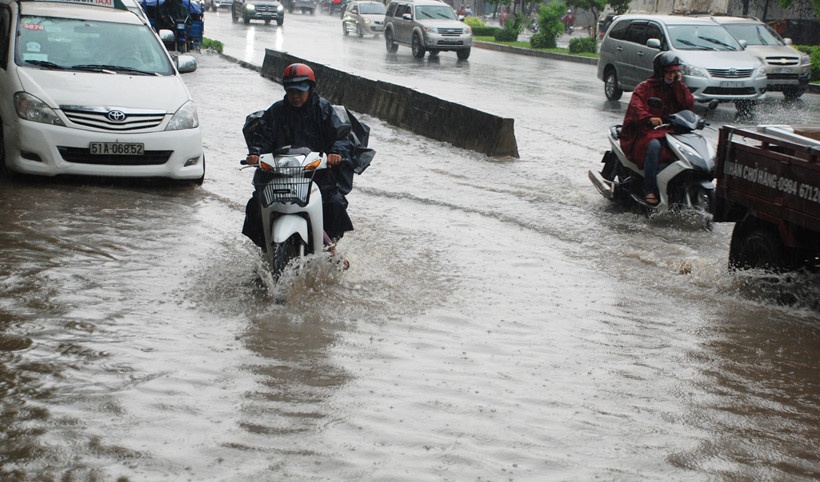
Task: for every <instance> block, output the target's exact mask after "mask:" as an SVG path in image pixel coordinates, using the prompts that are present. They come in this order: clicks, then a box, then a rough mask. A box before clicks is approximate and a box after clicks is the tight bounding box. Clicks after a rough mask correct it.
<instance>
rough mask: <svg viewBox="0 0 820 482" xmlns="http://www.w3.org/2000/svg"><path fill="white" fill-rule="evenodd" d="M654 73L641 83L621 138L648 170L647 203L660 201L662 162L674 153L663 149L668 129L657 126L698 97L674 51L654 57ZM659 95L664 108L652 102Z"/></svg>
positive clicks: (627, 151) (628, 151) (633, 157)
mask: <svg viewBox="0 0 820 482" xmlns="http://www.w3.org/2000/svg"><path fill="white" fill-rule="evenodd" d="M652 67H653V71H654V73H653V76H652V77H650V78H648V79H646V80H645V81H643V82H641V83H640V84H638V86H637V87H635V90H634V91H633V92H632V99H631V100H630V101H629V107H628V108H627V109H626V115H625V116H624V122H623V127H622V128H621V134H620V141H621V148H622V149H623V151H624V154H626V155H627V157H629V159H631V160H632V161H633V162H634V163H635V164H637V165H638V167H641V168H643V171H644V196H645V200H646V203H647V204H650V205H656V204H658V197H659V194H658V192H657V191H658V182H657V179H656V177H657V174H658V164H659V163H663V162H666V161H669V160H670V159H671V158H672V153H671V152H670V151H669V150H668V149H663V145H664V143H665V137H666V131H665V130H664V129H655V127H657V126H659V125H661V124H662V123H663V120H662V119H663V117H664V116H665V115H669V114H674V113H675V112H679V111H682V110H692V108H693V107H694V105H695V99H694V97H692V93H691V92H690V91H689V88H688V87H686V84H684V83H683V75H681V72H680V59H678V57H677V56H675V55H674V54H673V53H671V52H661V53H659V54H658V55H656V56H655V58H654V59H653V60H652ZM651 97H657V98H659V99H660V100H661V102H663V107H662V108H655V107H650V106H649V99H650V98H651Z"/></svg>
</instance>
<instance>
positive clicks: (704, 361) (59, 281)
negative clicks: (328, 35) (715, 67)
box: [0, 12, 820, 481]
mask: <svg viewBox="0 0 820 482" xmlns="http://www.w3.org/2000/svg"><path fill="white" fill-rule="evenodd" d="M220 15H222V16H224V15H223V14H222V13H221V12H220ZM297 17H298V16H297V15H294V16H293V18H292V19H291V20H289V22H290V21H293V20H296V18H297ZM214 18H216V17H214ZM294 24H295V23H294ZM337 33H338V32H337ZM339 35H340V33H339ZM345 40H347V39H345ZM365 40H368V39H365ZM375 42H376V44H378V45H379V47H381V48H382V49H383V48H384V47H383V45H382V43H381V41H378V40H377V41H375ZM400 54H402V52H400ZM403 55H405V56H407V57H409V51H408V50H406V49H405V51H404V52H403ZM493 55H498V54H497V53H490V52H481V51H474V53H473V56H472V57H471V61H470V62H471V64H470V66H469V69H470V75H471V76H472V77H475V78H476V79H479V78H483V77H482V75H479V73H480V72H482V71H483V69H485V68H486V69H490V68H491V67H492V66H491V65H490V66H483V64H482V63H481V61H482V58H487V59H492V58H493V57H492V56H493ZM197 61H198V63H199V68H198V69H197V71H196V72H194V73H191V74H186V76H185V77H184V79H185V82H186V84H187V85H188V87H189V88H190V90H191V92H192V94H193V96H194V98H195V99H196V100H197V102H198V109H199V117H200V122H201V124H202V127H203V137H204V142H205V151H206V157H207V172H206V179H205V182H204V184H203V185H202V186H201V187H196V186H173V185H171V186H166V185H161V186H156V185H153V184H149V183H145V184H143V183H113V182H110V183H109V182H90V181H61V182H55V181H48V180H46V181H28V180H24V181H18V182H10V181H6V180H3V181H0V209H2V211H3V215H2V217H0V249H2V257H1V258H0V480H4V481H5V480H22V481H28V480H95V481H96V480H100V481H109V480H112V481H113V480H123V481H125V480H128V481H156V480H192V481H201V480H208V481H211V480H214V481H246V480H254V481H278V480H390V481H395V480H408V481H410V480H412V481H420V480H492V481H501V480H521V481H524V480H526V481H530V480H532V481H536V480H590V479H603V480H630V481H632V480H716V479H717V480H723V479H728V480H815V479H817V478H820V458H819V457H818V455H817V454H818V446H820V422H818V420H820V307H818V305H817V300H818V299H819V298H820V296H818V295H819V294H820V293H818V291H819V290H820V288H819V287H818V283H817V279H816V278H810V277H783V278H780V279H778V280H776V281H779V282H780V284H782V285H788V286H789V287H790V291H792V292H794V293H796V297H797V302H796V303H795V304H792V305H779V304H777V303H774V302H773V299H772V297H770V296H768V295H767V293H765V292H764V291H765V288H764V287H765V286H766V284H765V283H761V282H760V280H759V279H756V278H755V276H756V275H755V274H749V275H745V276H741V275H737V274H732V273H729V272H727V270H726V264H727V257H728V245H729V238H730V235H731V230H732V226H731V225H725V224H716V225H714V226H713V229H711V230H706V229H703V228H702V223H700V222H698V221H687V220H681V219H668V218H660V219H652V220H649V219H647V218H646V217H645V216H643V215H642V214H639V213H630V212H623V211H621V210H618V209H615V208H614V207H612V206H609V205H608V204H607V202H606V201H605V200H604V199H603V198H602V197H601V196H600V195H599V194H598V193H597V191H596V190H595V189H594V187H593V186H592V185H591V184H590V183H589V181H588V180H587V178H586V172H587V170H588V169H591V168H597V165H598V164H597V163H598V161H599V160H600V158H601V155H602V154H603V151H604V150H605V149H606V143H605V141H606V140H605V137H604V133H605V129H606V126H607V125H608V124H609V123H612V122H613V121H615V120H616V119H618V118H620V117H622V116H623V112H624V110H625V108H626V104H625V102H624V101H622V102H621V103H615V104H614V105H604V104H606V103H605V102H604V101H603V96H602V94H601V92H600V86H599V85H598V83H593V85H595V86H596V88H597V89H598V90H596V91H595V92H586V91H583V89H579V90H578V92H575V93H574V94H572V95H573V97H571V98H570V99H569V100H568V101H567V100H566V99H561V98H557V97H556V96H555V95H554V94H553V93H554V90H553V91H550V93H551V94H553V95H543V96H540V95H541V94H542V93H543V89H558V91H562V92H571V91H572V85H571V82H569V81H567V80H563V81H562V80H558V81H556V82H553V83H551V84H550V86H549V87H547V86H545V85H542V84H541V83H539V82H538V81H536V80H532V79H529V80H522V82H523V83H525V84H527V85H529V87H530V89H531V90H529V91H521V90H517V89H516V90H515V91H513V92H511V93H510V95H509V96H508V97H506V98H504V99H501V100H499V99H494V100H492V99H490V96H491V94H492V89H493V88H495V87H494V86H493V85H492V83H491V82H489V81H486V80H484V81H479V80H476V84H475V85H474V86H473V87H474V88H473V91H472V94H473V97H471V100H472V101H474V102H476V103H481V104H484V105H486V106H487V108H488V110H493V111H494V112H498V113H500V114H501V115H508V114H510V113H514V112H517V113H518V114H517V115H516V134H517V140H518V145H519V150H520V152H521V158H520V159H496V158H488V157H486V156H484V155H480V154H476V153H474V152H470V151H465V150H462V149H457V148H454V147H452V146H450V145H448V144H444V143H440V142H436V141H432V140H429V139H425V138H422V137H419V136H416V135H413V134H410V133H409V132H407V131H403V130H400V129H396V128H395V127H392V126H390V125H388V124H386V123H384V122H382V121H380V120H379V119H375V118H371V117H369V116H366V115H361V116H360V118H361V119H362V120H364V121H365V122H366V123H368V124H369V125H370V127H371V147H373V148H375V149H376V151H377V155H376V158H375V159H374V161H373V164H372V165H371V167H370V168H368V170H367V171H366V172H365V173H364V174H362V175H361V176H359V177H357V178H356V179H355V182H356V184H355V186H354V191H353V192H352V193H351V195H350V196H349V200H350V208H349V212H350V215H351V218H352V219H353V222H354V225H355V227H356V229H355V231H353V232H351V233H349V234H348V235H346V236H345V238H344V239H343V240H342V241H341V243H340V244H339V249H340V251H341V253H342V254H343V255H344V256H345V257H346V258H347V259H348V260H350V263H351V265H352V266H351V269H350V270H349V271H343V272H341V271H338V270H337V269H336V268H335V266H334V265H333V264H331V263H330V262H328V261H327V260H324V259H314V260H312V261H311V262H309V263H308V264H307V266H305V267H304V269H303V270H302V272H301V273H299V274H298V275H292V276H288V277H286V278H285V279H284V280H282V281H281V282H279V283H278V284H274V283H273V282H272V281H271V279H270V276H269V275H268V271H267V269H266V267H265V266H264V264H263V261H262V256H261V254H260V253H259V251H258V249H257V248H256V247H255V246H254V245H253V244H252V243H251V242H250V241H249V240H247V239H246V238H244V237H243V236H242V235H241V233H240V230H241V225H242V219H243V215H244V206H245V202H246V200H247V198H248V196H249V194H250V191H251V187H252V186H251V184H250V181H251V176H252V172H251V171H249V170H245V171H242V170H240V169H239V167H240V166H239V162H238V161H239V160H240V159H242V158H244V155H245V153H246V148H245V146H244V141H243V139H242V136H241V132H240V129H241V126H242V123H243V121H244V118H245V115H247V114H249V113H251V112H253V111H255V110H259V109H263V108H266V107H267V106H268V105H270V104H271V103H272V102H274V101H276V100H278V99H279V98H281V96H282V89H281V86H280V85H278V84H275V83H272V82H270V81H268V80H265V79H263V78H261V77H260V76H259V75H258V74H257V73H256V72H253V71H251V70H247V69H243V68H241V67H240V66H238V65H236V64H234V63H231V62H228V61H227V60H225V59H223V58H221V57H219V56H217V55H212V54H206V53H202V54H199V55H197ZM379 61H380V59H379ZM531 62H535V60H532V59H514V60H510V62H509V64H510V65H509V69H510V73H509V75H511V76H520V73H521V72H523V71H526V70H528V69H530V68H531V65H532V64H531ZM409 63H410V61H409V60H407V59H405V58H404V57H399V58H398V60H397V61H396V66H395V68H396V69H397V70H398V71H401V70H402V69H408V70H409V67H407V66H406V65H405V64H409ZM448 63H451V64H453V65H454V64H455V58H453V59H450V58H449V57H447V58H443V59H442V60H441V65H442V66H444V65H446V64H448ZM553 64H554V66H555V68H556V69H557V68H563V69H566V71H568V72H575V71H579V72H581V71H584V72H586V71H588V70H589V69H590V67H589V66H583V67H581V66H576V65H568V66H565V67H558V66H560V65H562V64H561V63H560V62H554V63H553ZM553 64H550V65H551V66H552V65H553ZM442 66H431V67H430V68H429V69H428V70H429V72H431V73H430V77H431V79H430V80H427V81H426V82H430V83H429V84H424V85H428V86H432V85H434V84H433V82H435V81H436V80H437V77H438V76H439V75H440V76H443V77H444V79H445V80H447V79H449V77H448V76H450V75H453V74H452V72H451V70H452V69H446V68H443V67H442ZM583 69H587V70H583ZM433 72H434V73H433ZM590 82H591V81H590ZM555 84H557V85H555ZM481 85H483V87H481ZM454 95H455V96H456V97H458V96H461V95H466V94H463V93H456V94H454ZM533 96H536V97H537V98H538V99H539V108H538V109H535V108H533V109H526V107H525V106H526V105H528V103H529V104H530V105H532V98H533ZM476 99H478V100H476ZM806 102H809V103H811V105H816V104H814V103H815V102H816V100H813V99H812V100H808V101H806ZM602 105H604V106H603V108H602ZM767 109H769V110H767ZM778 109H779V108H778V107H766V106H764V107H763V111H762V113H761V114H760V115H761V116H765V115H768V114H771V115H772V116H774V117H775V118H776V116H777V115H786V114H780V113H779V112H778ZM730 115H731V114H729V113H727V112H726V111H725V109H724V108H721V111H720V112H717V113H716V121H715V124H717V123H718V121H719V120H720V119H721V116H723V119H724V120H722V121H721V123H724V122H726V120H725V118H726V117H727V116H730ZM789 115H790V116H791V117H792V118H799V117H801V116H803V117H804V118H808V119H809V120H815V121H816V120H817V110H812V109H811V108H808V109H800V110H798V111H797V112H792V113H790V114H789ZM708 135H710V136H713V138H716V134H715V133H711V134H708Z"/></svg>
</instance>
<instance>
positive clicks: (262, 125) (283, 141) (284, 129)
mask: <svg viewBox="0 0 820 482" xmlns="http://www.w3.org/2000/svg"><path fill="white" fill-rule="evenodd" d="M282 86H283V87H284V88H285V97H284V98H283V99H282V100H280V101H277V102H275V103H274V104H273V105H271V106H270V107H269V108H268V109H267V110H265V111H259V112H256V113H254V114H251V115H249V116H248V118H247V120H246V123H245V126H244V127H243V134H244V136H245V141H246V143H247V145H248V155H247V158H246V162H247V164H251V165H254V164H257V163H258V162H259V155H260V154H264V153H270V152H274V151H275V150H276V149H277V148H280V147H284V146H291V147H294V148H296V147H307V148H309V149H310V150H312V151H314V152H322V153H325V154H327V158H328V165H329V166H330V168H329V169H323V170H320V171H318V172H317V173H316V175H315V177H314V182H316V184H317V185H318V186H319V188H320V189H321V191H322V201H323V204H322V208H323V217H324V230H325V233H326V235H327V238H326V239H328V238H329V243H330V249H331V251H333V245H335V243H336V242H337V241H338V240H339V239H341V238H342V236H344V233H345V232H347V231H351V230H353V223H352V222H351V220H350V216H348V214H347V205H348V202H347V198H346V197H345V195H346V194H348V193H349V192H350V190H351V189H352V187H353V174H354V173H356V174H361V172H362V171H364V169H365V168H366V167H367V166H368V165H369V163H370V160H371V159H372V157H373V155H374V151H373V150H372V149H367V148H366V146H367V140H368V139H367V137H368V134H369V128H368V127H367V126H366V125H364V124H362V123H360V122H358V121H357V120H356V119H355V117H353V116H352V115H351V114H350V113H349V112H347V114H348V116H349V120H350V122H351V124H352V131H351V135H348V136H347V137H345V138H343V139H336V132H337V131H338V127H339V125H341V124H342V123H343V122H344V121H343V120H342V119H341V118H340V117H339V115H338V114H337V113H336V111H335V110H334V107H333V105H332V104H331V103H330V101H328V100H327V99H324V98H322V97H320V96H319V95H318V94H317V93H316V92H315V91H314V90H315V88H316V76H315V74H314V72H313V69H311V68H310V67H309V66H307V65H305V64H302V63H296V64H291V65H289V66H287V67H286V68H285V70H284V73H283V75H282ZM256 196H257V194H256V193H255V192H254V194H253V196H252V197H251V199H250V200H249V201H248V204H247V206H246V208H245V222H244V225H243V228H242V233H243V234H245V235H246V236H248V237H249V238H250V239H251V240H252V241H253V242H254V243H255V244H256V245H258V246H260V247H261V248H262V249H265V246H264V244H265V243H264V239H265V237H264V233H263V232H262V220H261V214H260V208H259V202H258V200H257V199H256Z"/></svg>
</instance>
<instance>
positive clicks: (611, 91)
mask: <svg viewBox="0 0 820 482" xmlns="http://www.w3.org/2000/svg"><path fill="white" fill-rule="evenodd" d="M604 94H605V95H606V98H607V99H608V100H618V99H620V98H621V96H622V95H623V94H624V91H623V90H621V88H620V87H618V74H616V73H615V69H613V68H609V69H607V70H606V72H605V73H604Z"/></svg>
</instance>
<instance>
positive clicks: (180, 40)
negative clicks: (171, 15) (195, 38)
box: [174, 17, 190, 54]
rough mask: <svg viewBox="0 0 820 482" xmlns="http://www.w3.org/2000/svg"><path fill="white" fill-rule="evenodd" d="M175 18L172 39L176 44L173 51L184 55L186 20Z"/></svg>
mask: <svg viewBox="0 0 820 482" xmlns="http://www.w3.org/2000/svg"><path fill="white" fill-rule="evenodd" d="M189 18H190V17H186V18H175V19H174V39H175V42H176V45H175V49H176V51H177V52H179V53H181V54H184V53H186V52H187V51H188V19H189Z"/></svg>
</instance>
